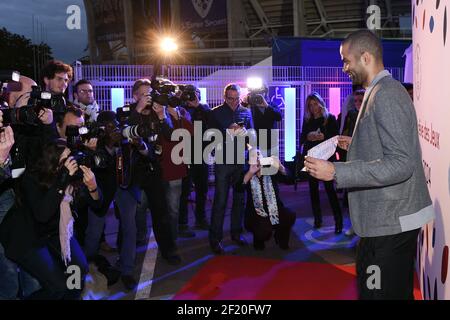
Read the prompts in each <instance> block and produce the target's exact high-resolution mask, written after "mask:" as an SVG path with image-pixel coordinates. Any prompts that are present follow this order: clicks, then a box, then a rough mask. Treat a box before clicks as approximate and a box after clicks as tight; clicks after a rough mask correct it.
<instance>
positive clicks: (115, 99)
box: [111, 88, 125, 112]
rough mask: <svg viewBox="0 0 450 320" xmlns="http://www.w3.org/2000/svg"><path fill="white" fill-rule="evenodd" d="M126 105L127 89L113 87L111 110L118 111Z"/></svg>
mask: <svg viewBox="0 0 450 320" xmlns="http://www.w3.org/2000/svg"><path fill="white" fill-rule="evenodd" d="M124 105H125V90H124V89H123V88H111V110H112V111H114V112H116V110H117V108H120V107H123V106H124Z"/></svg>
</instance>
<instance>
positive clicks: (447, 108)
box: [412, 0, 450, 299]
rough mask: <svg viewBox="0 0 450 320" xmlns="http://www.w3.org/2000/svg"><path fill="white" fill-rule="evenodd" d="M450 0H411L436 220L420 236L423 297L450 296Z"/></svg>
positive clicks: (418, 102) (419, 104) (418, 96)
mask: <svg viewBox="0 0 450 320" xmlns="http://www.w3.org/2000/svg"><path fill="white" fill-rule="evenodd" d="M449 19H450V0H426V1H423V0H412V23H413V59H412V60H413V64H414V105H415V108H416V111H417V118H418V124H419V126H418V128H419V136H420V143H421V146H422V158H423V167H424V170H425V174H426V177H427V184H428V188H429V190H430V194H431V199H432V200H433V205H434V209H435V212H436V219H435V221H434V222H432V223H430V224H429V225H427V226H426V227H424V228H423V230H422V232H421V233H420V237H419V245H418V250H417V254H418V265H417V271H418V275H419V280H420V287H421V290H422V294H423V297H424V299H450V275H449V270H448V261H449V252H448V250H449V245H450V35H449V34H448V33H449V31H450V30H449V24H450V21H449Z"/></svg>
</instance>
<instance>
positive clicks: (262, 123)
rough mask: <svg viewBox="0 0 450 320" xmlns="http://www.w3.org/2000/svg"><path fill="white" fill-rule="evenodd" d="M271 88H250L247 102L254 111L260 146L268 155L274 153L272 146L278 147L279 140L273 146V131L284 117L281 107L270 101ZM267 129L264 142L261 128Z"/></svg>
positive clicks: (254, 122)
mask: <svg viewBox="0 0 450 320" xmlns="http://www.w3.org/2000/svg"><path fill="white" fill-rule="evenodd" d="M268 92H269V88H268V87H266V86H263V87H262V88H250V89H249V94H248V96H247V97H246V98H244V99H245V100H246V102H245V103H246V104H247V106H248V107H249V108H250V110H251V111H252V117H253V124H254V126H255V130H256V131H257V132H258V135H257V138H258V145H257V147H258V148H260V149H261V148H262V151H263V153H267V156H268V157H269V156H271V155H272V150H271V149H272V148H277V149H278V140H276V141H275V143H276V145H274V146H272V139H271V136H272V132H273V130H275V129H276V127H277V122H280V121H281V119H282V115H281V111H280V109H279V108H278V107H277V106H275V105H271V104H269V102H268ZM264 129H265V130H267V139H266V141H264V142H262V141H261V140H260V139H261V132H262V131H260V130H264Z"/></svg>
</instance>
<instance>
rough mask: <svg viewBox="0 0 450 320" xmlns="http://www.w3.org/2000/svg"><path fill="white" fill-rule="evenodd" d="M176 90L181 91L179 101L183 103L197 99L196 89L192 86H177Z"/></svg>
mask: <svg viewBox="0 0 450 320" xmlns="http://www.w3.org/2000/svg"><path fill="white" fill-rule="evenodd" d="M178 88H179V89H180V90H181V96H180V99H181V101H183V102H184V103H186V102H188V101H195V99H197V89H196V88H195V87H194V86H193V85H189V84H188V85H178Z"/></svg>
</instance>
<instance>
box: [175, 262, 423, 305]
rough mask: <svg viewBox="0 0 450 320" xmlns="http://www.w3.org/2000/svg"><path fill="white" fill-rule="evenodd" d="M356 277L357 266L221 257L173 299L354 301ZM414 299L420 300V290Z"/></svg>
mask: <svg viewBox="0 0 450 320" xmlns="http://www.w3.org/2000/svg"><path fill="white" fill-rule="evenodd" d="M355 275H356V272H355V267H354V266H341V265H333V264H327V263H309V262H291V261H281V260H269V259H259V258H249V257H239V256H221V257H215V258H213V259H212V260H210V261H209V262H208V263H207V264H206V265H205V266H204V267H203V268H202V269H201V270H200V271H199V272H198V273H197V275H196V276H194V277H193V278H192V279H191V281H190V282H189V283H187V284H186V285H185V286H184V287H183V288H182V289H181V290H180V292H178V294H177V295H176V296H175V297H174V298H173V299H175V300H354V299H356V297H357V293H356V282H355ZM416 287H417V282H416ZM415 296H416V299H421V296H420V290H419V291H418V290H417V289H416V290H415Z"/></svg>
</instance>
